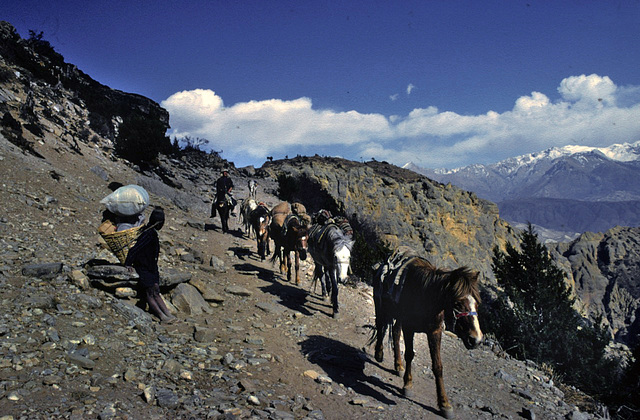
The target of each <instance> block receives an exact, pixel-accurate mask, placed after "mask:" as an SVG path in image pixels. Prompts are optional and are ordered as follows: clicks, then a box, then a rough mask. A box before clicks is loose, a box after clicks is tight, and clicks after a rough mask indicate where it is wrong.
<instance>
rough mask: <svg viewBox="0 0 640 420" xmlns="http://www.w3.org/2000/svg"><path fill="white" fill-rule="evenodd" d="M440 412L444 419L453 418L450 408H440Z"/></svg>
mask: <svg viewBox="0 0 640 420" xmlns="http://www.w3.org/2000/svg"><path fill="white" fill-rule="evenodd" d="M440 412H441V413H442V417H444V418H445V419H452V418H453V408H451V407H447V408H441V409H440Z"/></svg>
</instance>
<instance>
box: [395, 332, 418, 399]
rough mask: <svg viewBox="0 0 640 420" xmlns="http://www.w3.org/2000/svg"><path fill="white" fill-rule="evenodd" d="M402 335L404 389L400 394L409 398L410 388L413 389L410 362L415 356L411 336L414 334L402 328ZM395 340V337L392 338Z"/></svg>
mask: <svg viewBox="0 0 640 420" xmlns="http://www.w3.org/2000/svg"><path fill="white" fill-rule="evenodd" d="M402 333H403V335H404V361H405V364H406V369H405V371H404V387H403V388H402V393H403V394H404V396H405V397H408V398H411V388H413V375H411V362H412V361H413V356H414V355H415V353H414V351H413V336H414V332H413V331H412V330H409V329H408V328H403V329H402ZM394 340H395V337H394Z"/></svg>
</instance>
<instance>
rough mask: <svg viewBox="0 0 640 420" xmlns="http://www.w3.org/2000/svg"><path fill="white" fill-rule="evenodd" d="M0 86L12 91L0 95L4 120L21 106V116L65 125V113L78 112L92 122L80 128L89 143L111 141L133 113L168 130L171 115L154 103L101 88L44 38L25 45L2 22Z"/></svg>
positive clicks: (24, 41) (100, 85)
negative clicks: (66, 100)
mask: <svg viewBox="0 0 640 420" xmlns="http://www.w3.org/2000/svg"><path fill="white" fill-rule="evenodd" d="M0 82H2V83H3V84H5V85H6V84H9V86H10V87H9V88H8V89H7V88H5V89H3V90H2V91H0V112H2V114H3V115H4V114H6V112H7V111H10V110H11V108H12V105H14V106H15V105H18V106H19V111H20V112H21V113H23V114H31V115H33V116H35V115H42V116H44V117H45V118H47V119H50V120H58V119H63V120H64V118H65V115H64V113H65V111H66V110H69V108H73V107H80V108H82V109H83V110H84V112H85V114H86V115H85V119H84V121H83V123H86V122H87V120H88V122H89V127H76V131H77V132H78V133H83V132H84V133H85V134H84V136H85V137H87V136H88V131H86V130H88V129H91V130H92V131H93V132H94V133H96V134H98V135H100V136H101V137H104V138H106V139H108V140H110V141H113V140H114V139H115V136H116V135H117V130H118V126H119V124H120V123H121V122H122V121H123V119H125V118H126V117H128V116H130V115H131V114H133V113H136V114H139V115H141V116H142V117H144V118H145V119H150V120H158V121H160V122H161V123H162V124H163V125H164V126H165V127H167V128H168V127H169V113H168V112H167V111H166V110H165V109H163V108H162V107H160V105H158V104H157V103H155V102H154V101H152V100H150V99H148V98H145V97H143V96H140V95H135V94H131V93H125V92H122V91H118V90H114V89H111V88H109V87H108V86H105V85H102V84H100V83H98V82H97V81H95V80H93V79H92V78H91V77H89V76H88V75H86V74H85V73H83V72H82V71H81V70H79V69H78V68H77V67H76V66H75V65H73V64H69V63H66V62H65V61H64V58H63V57H62V56H61V55H60V54H58V53H57V52H55V50H54V49H53V47H51V45H50V44H49V43H48V42H47V41H44V40H42V39H41V37H38V36H35V37H33V38H30V39H29V40H24V39H21V38H20V36H19V35H18V34H17V33H16V30H15V28H14V27H13V26H12V25H11V24H9V23H7V22H4V21H0ZM63 90H64V91H67V93H70V95H68V96H69V98H70V99H69V103H56V102H58V101H57V100H60V99H61V98H62V97H63V96H64V95H63V93H62V91H63ZM12 102H17V104H12ZM70 133H71V131H70ZM36 134H38V133H36ZM70 135H71V134H70Z"/></svg>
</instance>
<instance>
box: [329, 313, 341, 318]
mask: <svg viewBox="0 0 640 420" xmlns="http://www.w3.org/2000/svg"><path fill="white" fill-rule="evenodd" d="M331 317H332V318H333V319H338V318H340V312H338V311H333V314H332V315H331Z"/></svg>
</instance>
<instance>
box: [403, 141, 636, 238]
mask: <svg viewBox="0 0 640 420" xmlns="http://www.w3.org/2000/svg"><path fill="white" fill-rule="evenodd" d="M405 168H407V169H411V170H413V171H415V172H418V173H421V174H423V175H426V176H428V177H429V178H432V179H434V180H436V181H439V182H442V183H449V182H450V183H451V184H454V185H456V186H458V187H460V188H463V189H465V190H469V191H473V192H475V193H476V194H477V195H478V196H479V197H482V198H486V199H488V200H491V201H494V202H496V203H498V206H499V208H500V213H501V216H502V217H503V218H505V219H507V220H510V221H513V222H527V221H530V222H532V223H535V224H538V225H541V226H544V227H546V228H551V229H561V230H563V231H574V232H582V231H584V230H594V231H600V230H602V229H608V228H610V227H613V226H615V225H625V226H638V225H640V215H638V216H636V214H637V209H638V208H639V202H640V141H638V142H635V143H624V144H614V145H611V146H609V147H587V146H565V147H555V148H551V149H547V150H545V151H542V152H538V153H531V154H528V155H522V156H517V157H513V158H508V159H505V160H503V161H500V162H498V163H495V164H491V165H479V164H474V165H469V166H465V167H463V168H458V169H453V170H444V169H425V168H419V167H417V166H415V165H413V164H407V165H405Z"/></svg>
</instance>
